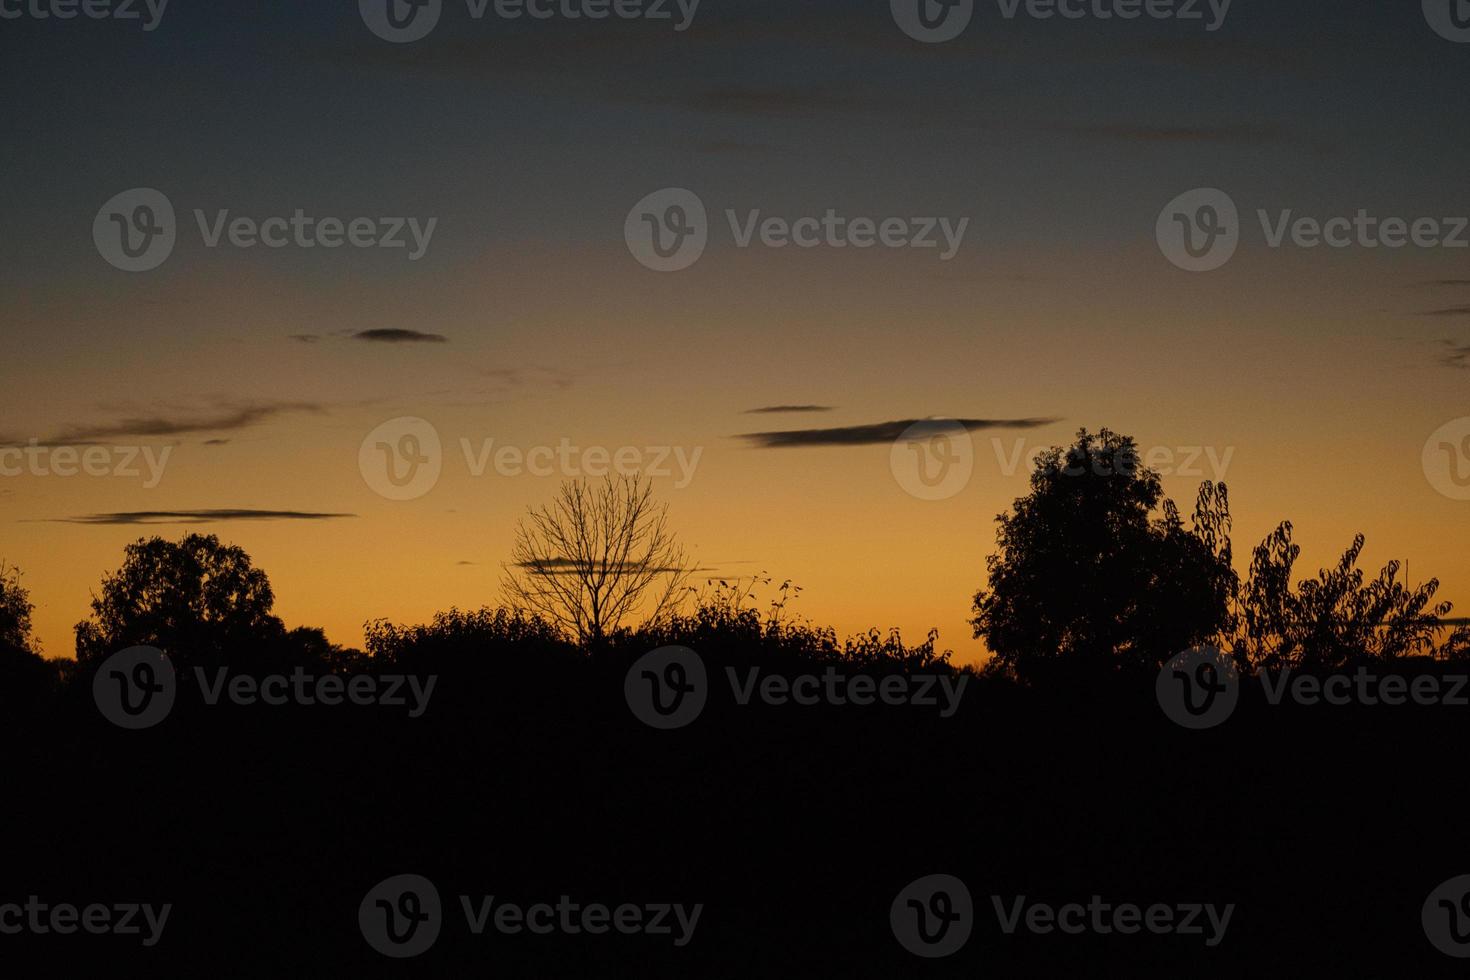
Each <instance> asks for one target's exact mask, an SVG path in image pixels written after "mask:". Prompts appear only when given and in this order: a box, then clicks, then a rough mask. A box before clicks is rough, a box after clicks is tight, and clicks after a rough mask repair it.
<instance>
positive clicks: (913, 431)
mask: <svg viewBox="0 0 1470 980" xmlns="http://www.w3.org/2000/svg"><path fill="white" fill-rule="evenodd" d="M1059 421H1061V420H1060V419H1055V418H1032V419H944V418H930V419H900V420H898V421H896V422H875V423H873V424H871V425H846V426H840V427H838V428H833V429H790V430H786V431H783V432H747V433H744V434H743V435H740V436H737V437H736V438H739V439H745V440H747V441H748V442H750V443H751V445H752V446H753V447H754V448H756V449H791V448H795V447H805V446H876V445H882V444H884V443H892V442H895V441H897V440H898V439H899V438H900V437H902V436H904V435H905V434H907V435H910V436H916V435H917V436H922V435H924V434H932V435H945V434H948V433H950V432H952V431H953V430H954V427H955V426H956V425H958V426H962V427H963V428H964V429H965V431H966V432H976V431H979V430H981V429H1037V428H1040V427H1042V426H1045V425H1051V424H1053V423H1055V422H1059Z"/></svg>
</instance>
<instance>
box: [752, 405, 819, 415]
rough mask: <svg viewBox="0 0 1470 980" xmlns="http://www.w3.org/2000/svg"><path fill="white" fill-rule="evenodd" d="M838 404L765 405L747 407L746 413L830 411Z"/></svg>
mask: <svg viewBox="0 0 1470 980" xmlns="http://www.w3.org/2000/svg"><path fill="white" fill-rule="evenodd" d="M835 407H836V406H833V405H765V406H762V407H761V408H747V409H746V410H745V412H744V413H743V414H745V415H780V414H784V413H786V412H830V411H832V410H833V408H835Z"/></svg>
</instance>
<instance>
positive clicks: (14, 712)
mask: <svg viewBox="0 0 1470 980" xmlns="http://www.w3.org/2000/svg"><path fill="white" fill-rule="evenodd" d="M34 609H35V606H34V605H32V604H31V596H30V592H29V591H27V589H26V587H25V586H24V585H22V584H21V582H20V569H18V568H15V567H14V566H12V565H8V564H6V563H5V562H3V561H0V721H3V720H7V719H11V718H16V717H22V716H28V715H29V712H30V711H31V710H32V709H34V708H36V707H38V706H40V705H41V704H42V703H43V700H44V699H45V698H46V697H47V696H48V695H49V693H50V692H51V691H52V689H53V688H54V687H55V685H56V683H57V681H58V680H59V677H60V671H59V669H58V666H59V665H58V663H57V662H56V661H52V660H47V659H46V658H44V657H42V656H41V655H40V653H39V652H38V650H37V646H38V645H37V643H36V641H35V639H34V638H33V637H32V636H31V612H32V610H34Z"/></svg>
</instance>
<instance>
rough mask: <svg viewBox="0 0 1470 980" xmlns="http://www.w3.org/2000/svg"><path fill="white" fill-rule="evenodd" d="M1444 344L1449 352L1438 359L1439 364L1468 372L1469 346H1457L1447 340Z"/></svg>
mask: <svg viewBox="0 0 1470 980" xmlns="http://www.w3.org/2000/svg"><path fill="white" fill-rule="evenodd" d="M1444 343H1445V346H1446V347H1448V348H1449V352H1448V353H1446V354H1444V355H1443V356H1441V357H1440V359H1439V363H1441V364H1443V365H1444V366H1445V367H1452V368H1458V369H1460V370H1461V371H1470V344H1457V343H1455V342H1453V341H1449V340H1446V341H1445V342H1444Z"/></svg>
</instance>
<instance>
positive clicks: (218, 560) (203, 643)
mask: <svg viewBox="0 0 1470 980" xmlns="http://www.w3.org/2000/svg"><path fill="white" fill-rule="evenodd" d="M274 601H275V596H274V595H273V594H272V592H271V586H270V581H269V580H268V579H267V578H266V574H265V572H263V571H261V570H260V569H258V568H255V567H254V566H253V565H252V564H251V562H250V556H249V555H247V554H246V553H245V552H244V550H243V549H241V548H239V547H236V546H234V545H224V544H221V543H220V540H219V538H217V537H215V536H214V535H207V536H206V535H200V534H189V535H185V536H184V537H183V538H182V539H181V540H179V541H178V542H172V541H167V540H165V539H163V538H159V537H154V538H147V539H144V538H139V539H138V540H137V541H136V542H134V543H132V544H130V545H128V546H127V548H126V549H125V552H124V559H123V564H122V567H121V568H119V569H118V570H117V571H116V572H113V573H112V574H110V575H108V576H106V577H105V578H104V579H103V580H102V589H101V592H100V594H94V595H93V597H92V616H91V618H90V619H88V620H84V621H83V622H80V623H78V624H77V626H76V652H77V659H78V660H79V661H84V662H85V661H90V660H95V659H97V658H99V657H104V656H107V655H108V654H110V653H113V652H115V651H117V650H119V649H121V648H123V647H128V646H134V645H137V644H148V645H152V646H157V647H159V648H161V649H162V650H164V652H166V653H168V654H170V655H171V656H184V657H190V658H198V659H218V658H221V657H229V656H232V655H235V654H243V655H247V656H248V655H252V654H254V655H256V656H259V655H261V654H262V653H264V652H265V651H266V650H268V649H276V648H278V647H279V645H280V644H281V643H282V641H283V640H284V638H285V627H284V626H283V625H282V624H281V621H280V620H279V619H277V618H276V617H275V616H273V615H271V606H272V605H273V604H274Z"/></svg>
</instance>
